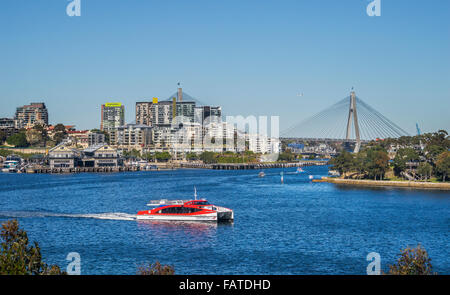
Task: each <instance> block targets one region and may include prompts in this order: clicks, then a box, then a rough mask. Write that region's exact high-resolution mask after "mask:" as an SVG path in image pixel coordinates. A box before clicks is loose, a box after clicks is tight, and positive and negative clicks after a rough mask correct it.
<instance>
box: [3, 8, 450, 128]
mask: <svg viewBox="0 0 450 295" xmlns="http://www.w3.org/2000/svg"><path fill="white" fill-rule="evenodd" d="M132 2H133V5H125V4H123V3H120V2H119V1H96V2H88V1H82V5H83V6H82V15H81V16H80V17H73V18H70V17H68V16H67V15H66V14H65V7H66V5H67V3H66V1H61V2H59V1H52V2H40V3H28V2H25V1H15V2H14V3H12V2H10V3H7V4H4V5H3V8H4V9H2V11H1V12H0V16H1V17H0V24H1V25H2V26H0V27H1V28H0V31H1V32H2V34H1V35H2V38H1V41H0V43H1V44H2V47H3V49H4V50H3V55H2V64H3V66H2V67H1V68H0V78H1V79H2V80H3V81H4V87H2V88H3V89H2V91H1V92H0V117H12V116H13V114H14V112H15V108H16V107H17V106H19V105H25V104H28V103H30V102H31V101H42V102H44V103H45V104H46V105H47V108H48V110H49V123H51V124H56V123H65V124H73V125H76V127H77V128H78V129H92V128H98V126H100V116H99V114H100V106H101V104H103V103H106V102H115V101H118V102H121V103H123V104H124V105H125V121H126V122H127V123H129V122H132V121H133V120H134V106H135V103H136V102H138V101H143V100H147V101H151V99H152V97H159V98H161V99H166V98H167V97H166V96H168V95H169V94H170V93H173V92H175V90H176V88H177V83H178V82H181V83H182V87H183V88H184V89H185V90H186V92H187V93H189V94H192V95H193V96H194V97H195V98H198V99H199V100H201V101H203V102H206V103H207V104H209V105H220V106H222V108H223V112H224V113H226V114H229V115H243V116H248V115H255V116H258V115H268V116H270V115H279V116H280V129H281V130H285V129H287V128H288V127H290V126H292V125H294V124H296V123H298V122H299V121H301V120H303V119H306V118H307V117H309V116H312V115H314V114H315V113H317V112H319V111H321V110H322V109H324V108H325V107H327V106H329V105H331V104H333V103H335V102H337V101H339V100H340V99H342V98H343V97H345V96H347V95H348V94H349V92H350V89H351V87H355V91H356V93H357V95H358V96H360V97H361V98H363V99H364V100H365V101H367V102H368V103H369V104H370V105H372V106H373V107H374V108H376V109H377V110H378V111H380V112H381V113H383V114H385V115H386V117H388V118H390V119H392V120H393V121H394V122H395V123H397V124H398V125H399V126H401V127H402V128H404V129H405V130H406V131H408V132H409V133H410V134H415V123H416V122H417V123H418V124H419V126H420V128H421V129H422V132H433V131H436V130H438V129H447V130H449V129H450V119H449V117H448V115H447V113H448V109H449V107H450V100H449V96H450V91H449V86H448V85H450V70H449V69H450V64H449V60H450V59H449V52H450V42H449V40H448V38H446V37H445V34H446V33H448V28H449V26H448V24H449V22H450V21H449V20H448V18H447V15H448V11H449V9H450V5H449V3H447V2H445V1H437V2H435V5H429V6H426V5H425V4H423V5H421V4H417V5H411V4H410V3H409V1H396V2H395V3H393V2H391V1H389V2H387V1H383V8H382V15H381V16H380V17H375V18H371V17H369V16H367V14H366V12H365V8H366V6H367V1H353V2H351V3H333V2H335V1H322V2H321V3H314V2H312V1H309V2H300V3H298V2H295V3H294V2H291V1H288V2H286V3H285V4H284V5H283V6H280V5H276V3H264V2H263V3H260V2H258V4H257V3H250V2H249V3H238V2H233V1H230V2H227V3H206V2H204V1H197V2H194V3H191V4H189V5H188V4H186V3H182V2H180V3H177V4H176V5H175V4H162V3H156V2H148V3H140V2H137V1H132ZM105 3H109V4H110V5H105ZM406 7H408V9H407V10H406ZM431 16H432V17H431ZM266 20H270V21H266ZM447 35H448V34H447ZM177 44H181V45H177ZM298 93H302V95H301V96H298Z"/></svg>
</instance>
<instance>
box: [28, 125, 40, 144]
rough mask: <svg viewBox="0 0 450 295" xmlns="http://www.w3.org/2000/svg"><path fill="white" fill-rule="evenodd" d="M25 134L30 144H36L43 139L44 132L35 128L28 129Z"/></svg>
mask: <svg viewBox="0 0 450 295" xmlns="http://www.w3.org/2000/svg"><path fill="white" fill-rule="evenodd" d="M25 136H26V138H27V141H28V143H29V144H30V145H36V144H38V143H40V142H42V141H43V138H42V133H41V132H39V131H38V130H36V129H34V128H31V129H28V130H27V131H26V132H25Z"/></svg>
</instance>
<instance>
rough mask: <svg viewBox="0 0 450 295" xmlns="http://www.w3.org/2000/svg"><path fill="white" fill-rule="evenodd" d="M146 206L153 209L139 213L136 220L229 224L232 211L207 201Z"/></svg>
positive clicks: (170, 201) (149, 204)
mask: <svg viewBox="0 0 450 295" xmlns="http://www.w3.org/2000/svg"><path fill="white" fill-rule="evenodd" d="M147 206H150V207H155V208H154V209H150V210H144V211H139V212H138V214H137V216H136V219H138V220H171V221H212V222H231V221H233V219H234V213H233V210H231V209H228V208H225V207H219V206H216V205H213V204H210V203H209V202H208V201H207V200H205V199H202V200H197V199H195V200H153V201H150V202H149V203H148V204H147Z"/></svg>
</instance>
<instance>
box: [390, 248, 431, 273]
mask: <svg viewBox="0 0 450 295" xmlns="http://www.w3.org/2000/svg"><path fill="white" fill-rule="evenodd" d="M388 274H390V275H431V274H433V266H432V265H431V258H430V257H429V256H428V253H427V251H426V250H425V249H424V248H422V247H421V246H420V245H418V246H417V247H416V248H410V247H407V248H406V249H403V250H402V251H401V252H400V257H399V259H398V261H397V263H396V264H393V265H390V266H389V272H388Z"/></svg>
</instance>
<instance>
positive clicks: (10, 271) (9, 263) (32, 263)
mask: <svg viewBox="0 0 450 295" xmlns="http://www.w3.org/2000/svg"><path fill="white" fill-rule="evenodd" d="M0 237H1V241H2V243H1V248H0V275H60V274H66V273H65V272H62V271H61V269H60V268H59V267H58V266H57V265H51V266H48V265H47V264H46V263H44V262H43V261H42V255H41V249H40V248H39V245H38V243H37V242H34V245H29V244H28V242H29V240H28V234H27V233H26V232H25V231H24V230H22V229H19V223H18V222H17V220H10V221H7V222H5V223H3V224H2V230H1V233H0Z"/></svg>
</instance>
